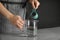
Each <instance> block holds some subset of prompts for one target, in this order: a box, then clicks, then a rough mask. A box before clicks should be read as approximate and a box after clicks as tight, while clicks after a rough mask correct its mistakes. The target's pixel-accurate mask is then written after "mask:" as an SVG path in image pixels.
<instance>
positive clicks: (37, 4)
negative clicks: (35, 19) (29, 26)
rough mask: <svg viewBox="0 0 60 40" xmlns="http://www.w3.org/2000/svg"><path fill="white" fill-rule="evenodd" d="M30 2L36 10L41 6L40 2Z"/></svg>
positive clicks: (36, 0)
mask: <svg viewBox="0 0 60 40" xmlns="http://www.w3.org/2000/svg"><path fill="white" fill-rule="evenodd" d="M29 2H30V3H31V4H32V7H33V8H34V9H37V8H38V7H39V5H40V2H39V1H38V0H30V1H29Z"/></svg>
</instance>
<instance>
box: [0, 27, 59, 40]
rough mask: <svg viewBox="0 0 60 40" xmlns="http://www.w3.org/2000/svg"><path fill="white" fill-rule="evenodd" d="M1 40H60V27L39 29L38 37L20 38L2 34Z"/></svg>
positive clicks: (0, 35)
mask: <svg viewBox="0 0 60 40" xmlns="http://www.w3.org/2000/svg"><path fill="white" fill-rule="evenodd" d="M0 40H60V27H56V28H46V29H39V30H38V36H37V37H19V36H12V35H3V34H0Z"/></svg>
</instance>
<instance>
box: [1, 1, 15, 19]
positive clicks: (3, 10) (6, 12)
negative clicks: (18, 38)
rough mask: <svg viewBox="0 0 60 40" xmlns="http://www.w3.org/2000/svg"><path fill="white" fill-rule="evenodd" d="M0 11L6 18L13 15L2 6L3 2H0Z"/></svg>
mask: <svg viewBox="0 0 60 40" xmlns="http://www.w3.org/2000/svg"><path fill="white" fill-rule="evenodd" d="M0 13H1V14H2V15H4V16H5V17H6V18H7V19H9V18H10V17H12V16H14V15H13V14H12V13H11V12H9V11H8V10H7V9H6V8H5V7H4V6H3V4H2V3H1V2H0Z"/></svg>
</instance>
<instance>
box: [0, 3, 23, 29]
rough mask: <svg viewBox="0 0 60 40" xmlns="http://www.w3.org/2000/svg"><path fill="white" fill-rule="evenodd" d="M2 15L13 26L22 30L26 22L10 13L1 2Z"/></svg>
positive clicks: (0, 10)
mask: <svg viewBox="0 0 60 40" xmlns="http://www.w3.org/2000/svg"><path fill="white" fill-rule="evenodd" d="M0 14H2V15H3V16H5V17H6V18H7V19H8V20H9V21H10V22H11V23H12V24H14V25H16V26H17V27H18V28H19V29H22V26H23V24H24V20H23V19H22V18H21V17H20V16H16V15H14V14H12V13H11V12H10V11H8V10H7V9H6V8H5V7H4V6H3V4H2V3H1V2H0Z"/></svg>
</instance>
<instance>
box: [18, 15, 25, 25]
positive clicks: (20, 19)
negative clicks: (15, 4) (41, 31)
mask: <svg viewBox="0 0 60 40" xmlns="http://www.w3.org/2000/svg"><path fill="white" fill-rule="evenodd" d="M18 20H19V21H20V22H21V23H22V24H24V21H23V19H22V18H21V17H20V16H18Z"/></svg>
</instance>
